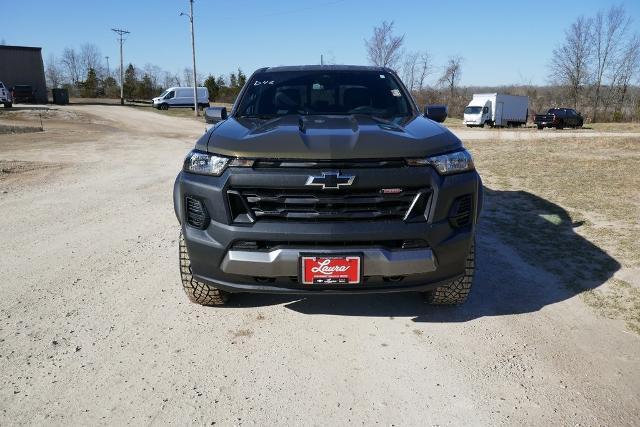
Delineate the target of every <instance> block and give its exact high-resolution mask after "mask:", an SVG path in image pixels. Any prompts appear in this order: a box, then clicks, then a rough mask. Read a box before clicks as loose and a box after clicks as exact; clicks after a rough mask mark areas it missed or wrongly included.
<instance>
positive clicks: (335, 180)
mask: <svg viewBox="0 0 640 427" xmlns="http://www.w3.org/2000/svg"><path fill="white" fill-rule="evenodd" d="M354 179H356V177H355V176H353V175H341V174H340V172H322V176H310V177H309V178H307V183H306V185H309V186H316V187H322V189H323V190H327V189H329V190H337V189H338V188H340V187H341V186H347V185H351V184H353V180H354Z"/></svg>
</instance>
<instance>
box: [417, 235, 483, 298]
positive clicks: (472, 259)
mask: <svg viewBox="0 0 640 427" xmlns="http://www.w3.org/2000/svg"><path fill="white" fill-rule="evenodd" d="M475 269H476V245H475V241H474V242H473V243H472V244H471V249H469V254H468V255H467V260H466V262H465V268H464V275H462V276H461V277H459V278H457V279H455V280H453V281H451V282H450V283H449V284H448V285H445V286H439V287H437V288H435V289H434V290H433V291H430V292H427V293H425V297H426V299H427V302H428V303H429V304H434V305H453V304H462V303H464V302H465V301H466V300H467V297H468V296H469V292H471V285H472V284H473V274H474V272H475Z"/></svg>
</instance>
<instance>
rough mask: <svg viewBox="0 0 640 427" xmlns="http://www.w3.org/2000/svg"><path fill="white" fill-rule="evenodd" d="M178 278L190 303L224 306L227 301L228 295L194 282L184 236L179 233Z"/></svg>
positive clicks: (204, 284) (196, 281)
mask: <svg viewBox="0 0 640 427" xmlns="http://www.w3.org/2000/svg"><path fill="white" fill-rule="evenodd" d="M179 246H180V251H179V256H180V277H181V279H182V288H183V289H184V291H185V292H186V294H187V296H188V297H189V299H190V300H191V301H192V302H195V303H196V304H200V305H207V306H214V305H224V304H225V303H226V302H227V301H228V300H229V293H227V292H225V291H222V290H220V289H218V288H215V287H213V286H211V285H208V284H206V283H202V282H200V281H198V280H196V279H195V278H194V277H193V274H192V273H191V260H190V259H189V252H187V245H186V244H185V242H184V236H183V235H182V232H180V243H179Z"/></svg>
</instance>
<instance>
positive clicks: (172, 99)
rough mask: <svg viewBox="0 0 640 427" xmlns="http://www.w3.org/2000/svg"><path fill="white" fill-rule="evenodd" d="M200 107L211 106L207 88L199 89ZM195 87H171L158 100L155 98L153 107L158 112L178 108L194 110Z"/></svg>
mask: <svg viewBox="0 0 640 427" xmlns="http://www.w3.org/2000/svg"><path fill="white" fill-rule="evenodd" d="M197 91H198V107H199V108H206V107H208V106H209V91H208V90H207V88H206V87H199V88H197ZM193 104H194V102H193V87H170V88H169V89H167V90H165V91H164V92H162V94H161V95H160V96H158V97H156V98H153V106H154V107H155V108H157V109H158V110H168V109H169V108H176V107H192V108H193Z"/></svg>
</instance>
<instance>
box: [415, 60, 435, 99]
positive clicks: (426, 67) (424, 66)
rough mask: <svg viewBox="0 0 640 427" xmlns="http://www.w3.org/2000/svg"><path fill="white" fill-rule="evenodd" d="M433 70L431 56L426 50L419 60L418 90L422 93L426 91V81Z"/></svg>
mask: <svg viewBox="0 0 640 427" xmlns="http://www.w3.org/2000/svg"><path fill="white" fill-rule="evenodd" d="M432 69H433V65H432V64H431V55H430V54H429V52H427V51H426V50H425V51H424V52H422V53H421V54H420V58H419V59H418V79H417V82H418V90H419V91H422V89H424V85H425V80H426V78H427V76H428V75H429V74H431V71H432Z"/></svg>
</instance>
